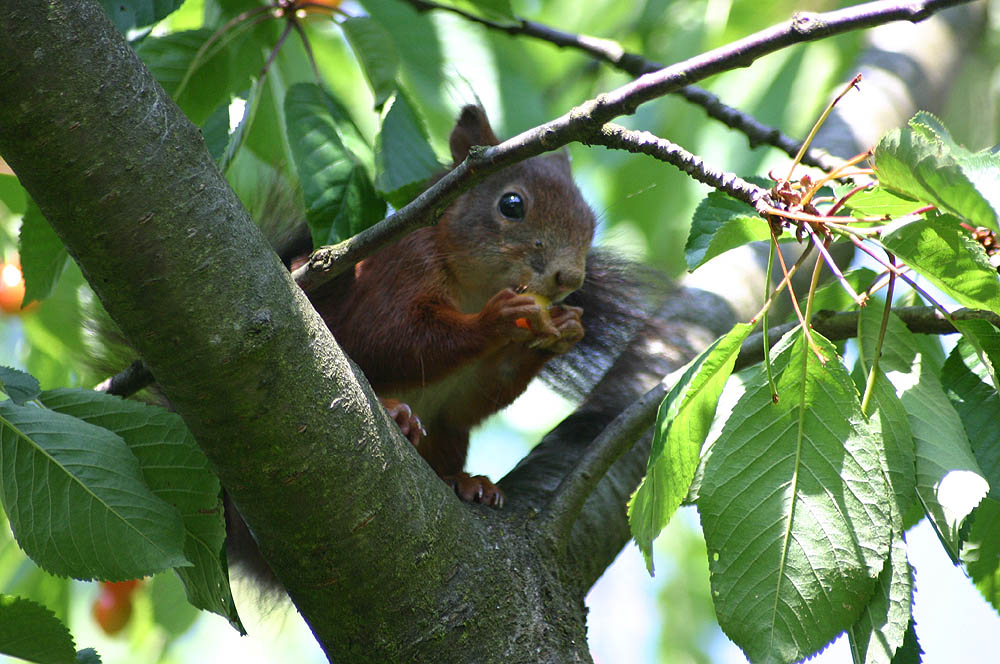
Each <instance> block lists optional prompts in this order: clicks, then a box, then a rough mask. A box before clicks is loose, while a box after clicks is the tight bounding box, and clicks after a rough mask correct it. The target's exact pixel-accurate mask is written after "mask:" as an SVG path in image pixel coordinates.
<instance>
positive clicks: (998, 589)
mask: <svg viewBox="0 0 1000 664" xmlns="http://www.w3.org/2000/svg"><path fill="white" fill-rule="evenodd" d="M962 562H963V563H964V564H965V568H966V570H967V571H968V574H969V576H970V577H972V581H973V583H975V584H976V588H977V589H978V590H979V592H980V593H981V594H982V596H983V599H985V600H986V601H987V602H989V603H990V605H991V606H992V607H993V608H994V610H996V611H1000V502H998V501H997V500H995V499H993V498H986V499H984V500H983V502H982V503H980V505H979V507H977V508H976V511H975V512H974V513H973V515H972V527H971V528H970V529H969V539H968V541H967V542H966V543H965V545H964V546H963V547H962Z"/></svg>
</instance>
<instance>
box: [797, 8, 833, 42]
mask: <svg viewBox="0 0 1000 664" xmlns="http://www.w3.org/2000/svg"><path fill="white" fill-rule="evenodd" d="M790 27H791V29H792V32H794V33H796V34H799V35H802V36H809V37H815V36H817V35H820V34H822V33H823V32H825V31H826V27H827V26H826V21H824V20H823V19H822V18H821V17H820V15H819V14H817V13H815V12H796V13H795V14H792V20H791V26H790Z"/></svg>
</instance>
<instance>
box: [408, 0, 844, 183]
mask: <svg viewBox="0 0 1000 664" xmlns="http://www.w3.org/2000/svg"><path fill="white" fill-rule="evenodd" d="M407 2H408V3H409V4H410V5H412V6H413V7H414V8H415V9H417V10H418V11H421V12H426V11H430V10H440V11H446V12H451V13H453V14H457V15H459V16H461V17H463V18H464V19H466V20H468V21H472V22H473V23H478V24H479V25H483V26H485V27H487V28H489V29H491V30H497V31H500V32H505V33H507V34H508V35H511V36H519V35H523V36H527V37H533V38H535V39H539V40H542V41H546V42H549V43H550V44H553V45H555V46H558V47H560V48H573V49H576V50H578V51H581V52H583V53H586V54H587V55H590V56H591V57H593V58H595V59H596V60H600V61H602V62H606V63H607V64H609V65H611V66H612V67H615V68H616V69H620V70H621V71H624V72H626V73H628V74H631V75H632V76H633V77H639V76H642V75H643V74H648V73H650V72H654V71H657V70H659V69H663V67H664V65H663V64H662V63H660V62H656V61H655V60H650V59H648V58H645V57H643V56H641V55H639V54H637V53H630V52H628V51H626V50H625V49H624V48H623V47H622V45H621V44H619V43H618V42H616V41H613V40H611V39H605V38H603V37H592V36H590V35H582V34H575V33H572V32H565V31H563V30H559V29H557V28H553V27H551V26H548V25H544V24H542V23H536V22H535V21H529V20H527V19H523V18H516V17H515V18H514V19H513V20H512V21H508V22H506V23H504V22H500V21H491V20H489V19H485V18H483V17H481V16H476V15H475V14H472V13H470V12H467V11H465V10H463V9H461V8H459V7H452V6H447V5H442V4H439V3H437V2H428V1H427V0H407ZM673 94H676V95H678V96H679V97H682V98H683V99H685V100H687V101H689V102H691V103H692V104H695V105H697V106H701V107H702V109H703V110H704V111H705V113H706V114H707V115H708V117H710V118H712V119H713V120H718V121H719V122H721V123H723V124H724V125H726V126H727V127H729V128H731V129H735V130H736V131H738V132H741V133H742V134H744V135H745V136H746V137H747V141H748V142H749V143H750V147H751V148H755V147H757V146H758V145H770V146H773V147H776V148H778V149H779V150H782V151H783V152H785V153H786V154H788V156H790V157H794V156H795V155H796V154H797V153H798V151H799V149H800V148H801V146H802V143H801V142H800V141H796V140H795V139H794V138H792V137H791V136H788V135H786V134H784V133H782V131H781V130H780V129H778V128H777V127H771V126H768V125H766V124H764V123H762V122H760V121H759V120H757V119H756V118H755V117H753V116H752V115H750V114H749V113H744V112H743V111H741V110H739V109H738V108H734V107H732V106H729V105H727V104H725V103H724V102H723V101H722V100H721V99H719V97H718V96H716V95H714V94H712V93H711V92H709V91H708V90H705V89H704V88H699V87H697V86H694V85H685V86H684V87H682V88H680V89H678V90H676V91H675V92H674V93H673ZM801 161H802V163H804V164H806V165H807V166H815V167H816V168H819V169H822V170H825V171H828V170H831V169H833V168H836V167H837V165H838V164H839V163H840V159H839V158H837V157H834V156H833V155H831V154H829V153H827V152H825V151H823V150H817V149H815V148H810V149H809V150H808V151H807V152H806V153H805V154H804V155H803V156H802V159H801Z"/></svg>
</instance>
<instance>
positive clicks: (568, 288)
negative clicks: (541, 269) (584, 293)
mask: <svg viewBox="0 0 1000 664" xmlns="http://www.w3.org/2000/svg"><path fill="white" fill-rule="evenodd" d="M553 278H554V279H555V284H556V287H557V288H558V289H559V290H560V291H562V292H565V293H572V292H573V291H575V290H576V289H578V288H579V287H580V286H582V285H583V270H580V269H577V268H562V269H559V270H556V273H555V275H554V276H553Z"/></svg>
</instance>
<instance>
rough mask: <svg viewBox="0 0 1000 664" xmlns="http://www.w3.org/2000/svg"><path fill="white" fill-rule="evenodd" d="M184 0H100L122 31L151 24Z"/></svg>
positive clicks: (164, 16) (168, 13)
mask: <svg viewBox="0 0 1000 664" xmlns="http://www.w3.org/2000/svg"><path fill="white" fill-rule="evenodd" d="M183 2H184V0H101V5H103V6H104V11H106V12H107V13H108V16H110V17H111V20H112V21H113V22H114V24H115V26H116V27H117V28H118V29H119V30H121V31H122V32H123V33H125V32H128V31H129V30H131V29H132V28H141V27H143V26H146V25H152V24H153V23H156V22H157V21H159V20H160V19H163V18H166V17H167V16H169V15H170V13H171V12H173V11H174V10H175V9H177V8H178V7H180V6H181V4H183Z"/></svg>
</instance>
